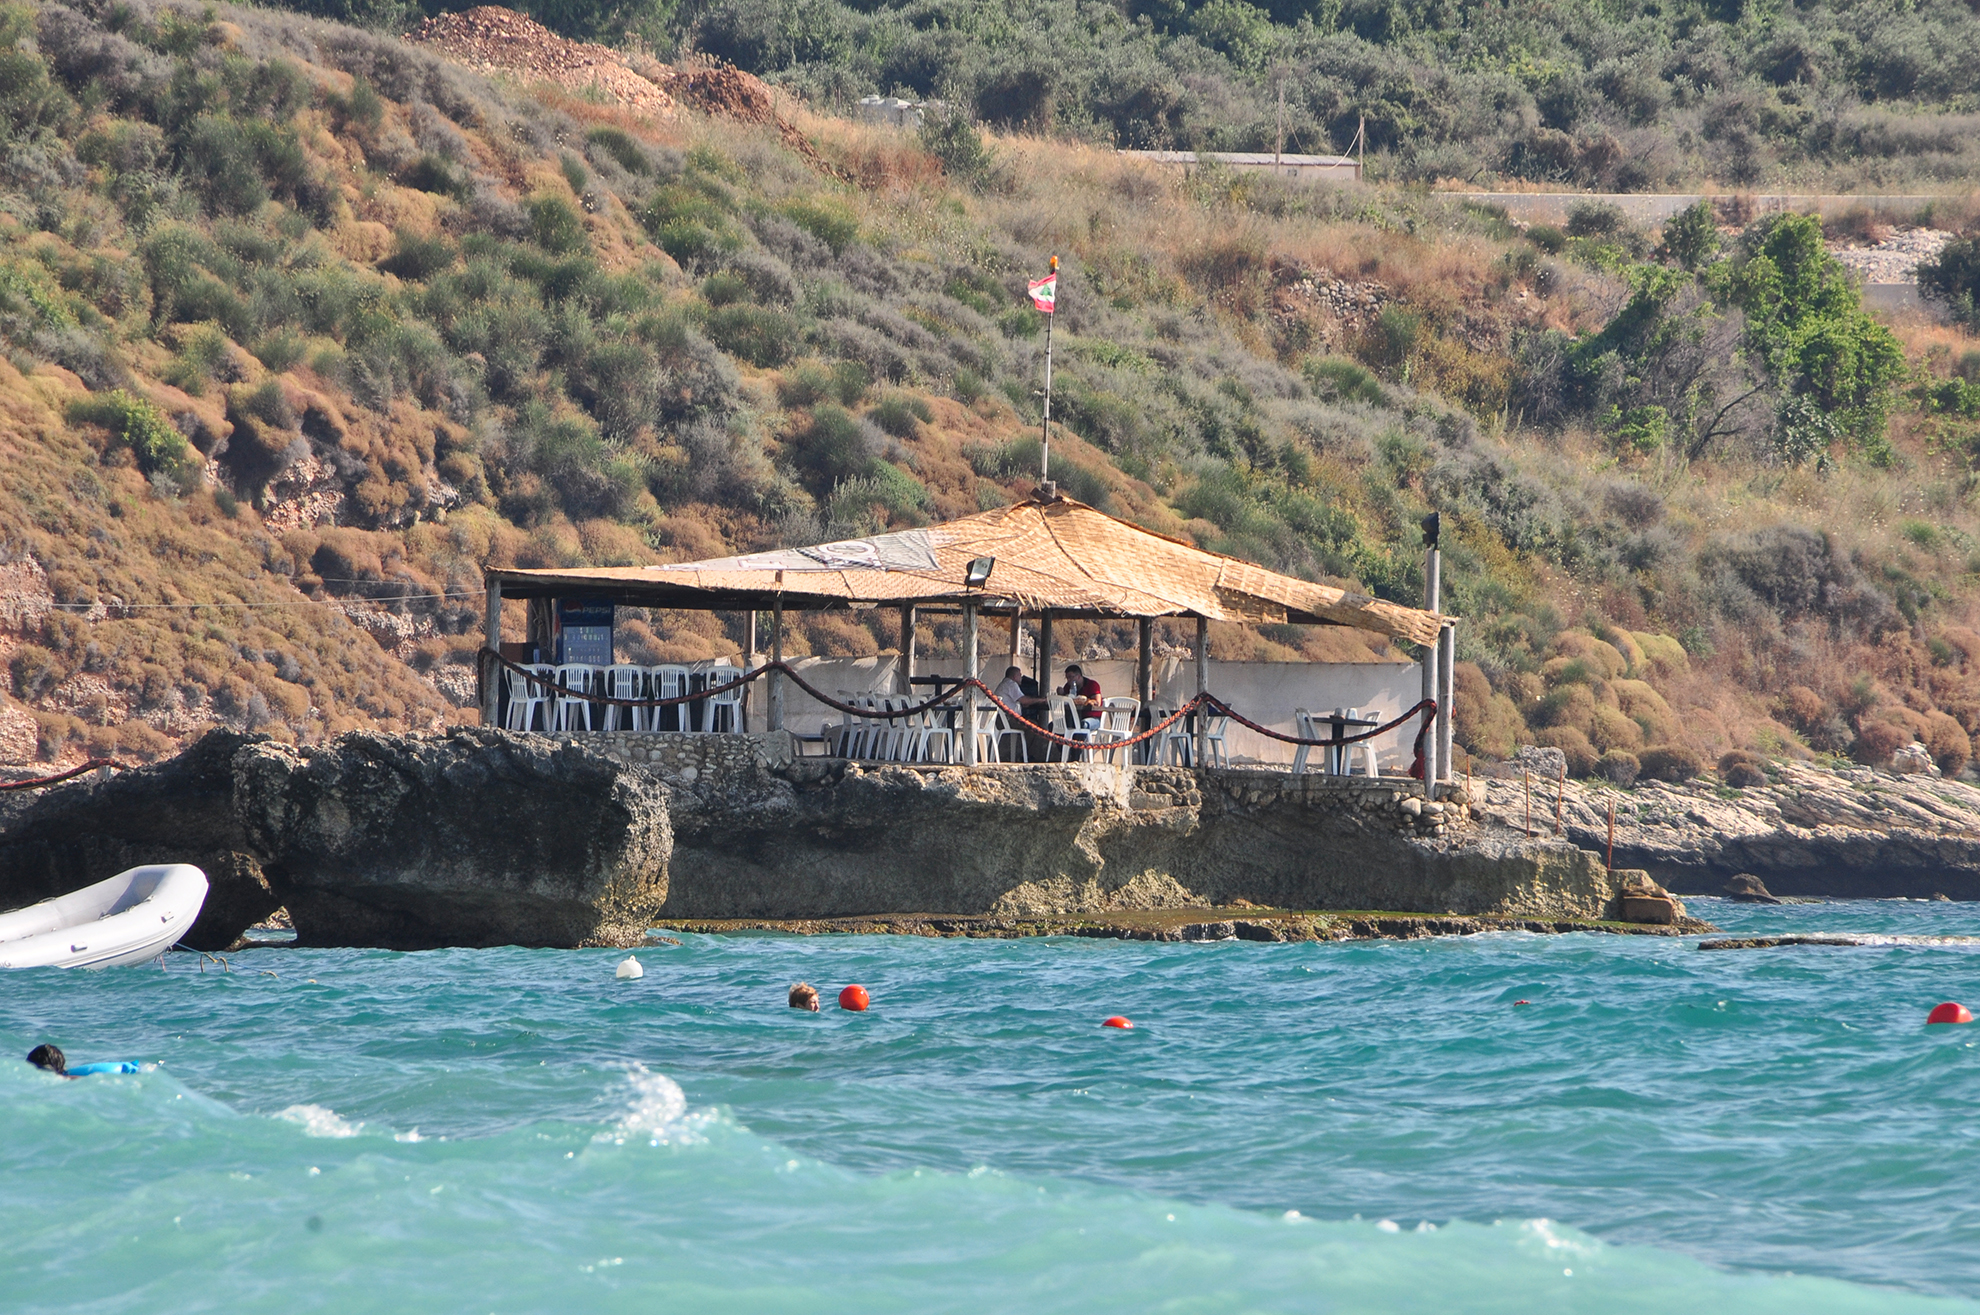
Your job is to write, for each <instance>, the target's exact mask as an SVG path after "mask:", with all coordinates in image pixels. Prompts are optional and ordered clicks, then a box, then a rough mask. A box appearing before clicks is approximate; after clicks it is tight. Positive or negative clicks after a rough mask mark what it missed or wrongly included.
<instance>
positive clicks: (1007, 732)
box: [990, 708, 1031, 763]
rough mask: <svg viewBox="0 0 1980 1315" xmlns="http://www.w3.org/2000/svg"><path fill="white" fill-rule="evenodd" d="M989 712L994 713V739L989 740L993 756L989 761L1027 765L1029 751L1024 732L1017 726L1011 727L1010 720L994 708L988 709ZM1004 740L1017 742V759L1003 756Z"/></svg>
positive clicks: (1029, 759) (1029, 757) (1029, 755)
mask: <svg viewBox="0 0 1980 1315" xmlns="http://www.w3.org/2000/svg"><path fill="white" fill-rule="evenodd" d="M990 711H991V712H993V713H996V732H995V735H994V738H993V739H992V740H991V742H990V747H991V753H992V755H993V756H992V757H991V761H992V762H1004V763H1008V762H1021V763H1028V762H1030V761H1031V749H1030V748H1029V747H1028V746H1027V745H1026V744H1025V739H1024V730H1023V728H1022V727H1018V726H1013V725H1011V719H1010V718H1009V717H1006V716H1005V715H1004V714H1003V713H1002V712H1001V711H1000V710H998V709H996V708H992V709H990ZM1005 740H1016V741H1017V757H1016V758H1010V757H1007V756H1006V755H1005V752H1004V741H1005Z"/></svg>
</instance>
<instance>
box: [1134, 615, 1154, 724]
mask: <svg viewBox="0 0 1980 1315" xmlns="http://www.w3.org/2000/svg"><path fill="white" fill-rule="evenodd" d="M1139 630H1140V634H1139V636H1137V638H1139V640H1140V652H1137V654H1135V697H1137V699H1140V729H1146V725H1148V701H1150V699H1152V697H1154V622H1152V620H1148V618H1146V616H1144V618H1140V626H1139Z"/></svg>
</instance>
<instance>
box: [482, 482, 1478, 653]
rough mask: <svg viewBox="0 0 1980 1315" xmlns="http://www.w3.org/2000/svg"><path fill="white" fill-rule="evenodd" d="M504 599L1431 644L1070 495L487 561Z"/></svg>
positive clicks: (1406, 614)
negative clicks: (724, 547) (1319, 629)
mask: <svg viewBox="0 0 1980 1315" xmlns="http://www.w3.org/2000/svg"><path fill="white" fill-rule="evenodd" d="M978 557H991V558H995V559H996V566H995V567H994V568H993V570H992V571H991V575H990V581H989V583H988V584H987V585H986V586H984V587H983V588H982V589H976V590H972V589H969V588H967V587H965V585H964V583H963V577H964V572H965V571H966V570H967V568H968V565H969V563H970V561H971V560H972V559H974V558H978ZM485 574H486V576H487V578H488V579H490V580H499V581H501V583H502V593H503V595H504V596H505V597H508V598H541V597H547V596H553V595H557V596H578V595H582V596H585V597H590V598H601V599H610V600H612V601H614V602H619V603H625V604H630V605H633V606H639V607H674V608H689V609H698V610H704V611H744V610H751V609H754V610H763V609H767V608H769V607H771V606H772V605H773V604H774V603H775V601H776V600H777V598H778V596H779V595H781V596H782V599H783V603H784V606H785V607H789V608H797V609H802V610H809V609H822V608H833V607H848V606H857V607H866V606H879V605H899V604H903V603H913V604H917V605H929V604H960V603H962V602H964V601H965V600H973V601H975V602H976V603H977V604H978V606H979V607H980V608H981V609H982V610H983V611H985V612H990V613H997V612H1009V611H1010V610H1011V609H1012V608H1014V607H1015V608H1021V609H1022V610H1023V611H1025V612H1027V613H1029V614H1032V615H1039V614H1042V613H1047V612H1049V613H1051V614H1052V615H1053V616H1056V617H1080V618H1095V617H1198V616H1200V617H1206V618H1208V619H1210V620H1212V621H1249V622H1271V621H1291V622H1296V623H1302V624H1307V625H1338V626H1352V627H1354V628H1356V629H1358V630H1370V631H1374V632H1376V633H1378V634H1384V635H1389V636H1391V637H1393V638H1396V639H1406V640H1409V641H1411V642H1413V643H1418V644H1429V643H1432V642H1434V641H1435V639H1436V635H1437V630H1438V627H1439V625H1440V624H1441V620H1440V618H1439V617H1437V616H1436V615H1435V614H1433V613H1430V612H1423V611H1418V610H1417V609H1415V608H1411V607H1403V606H1401V605H1400V604H1396V603H1389V602H1384V601H1382V600H1381V599H1378V598H1370V597H1368V596H1366V595H1364V594H1356V593H1349V592H1348V591H1347V590H1345V589H1337V588H1334V587H1333V586H1331V585H1324V584H1315V583H1313V582H1312V581H1309V580H1298V579H1294V578H1293V577H1292V576H1289V575H1280V574H1279V573H1278V572H1276V571H1268V570H1266V569H1265V568H1264V567H1262V566H1255V565H1253V564H1252V563H1250V562H1245V561H1240V560H1238V559H1237V558H1235V557H1226V556H1224V555H1223V554H1221V553H1213V552H1205V551H1203V550H1202V549H1201V548H1197V547H1195V546H1193V545H1191V544H1188V543H1184V542H1183V541H1182V540H1180V539H1172V538H1170V537H1169V536H1167V535H1165V534H1156V533H1155V532H1153V531H1152V530H1145V529H1142V528H1141V527H1140V526H1138V525H1130V524H1128V523H1127V522H1126V521H1123V520H1118V519H1116V518H1114V517H1112V516H1109V515H1107V514H1106V513H1105V512H1102V511H1097V510H1095V509H1094V508H1092V507H1089V506H1087V505H1085V504H1084V503H1081V502H1075V501H1073V500H1072V499H1070V498H1052V499H1033V500H1031V501H1027V502H1021V503H1018V504H1017V505H1015V506H1010V507H999V508H996V509H995V510H993V511H986V512H980V513H978V514H977V515H974V516H964V517H963V518H961V519H960V520H953V521H948V522H946V523H944V524H941V525H931V526H929V527H928V528H926V529H920V530H901V531H897V532H895V533H892V534H881V535H876V536H874V537H873V538H870V539H852V540H847V541H845V542H841V543H827V544H820V545H818V546H817V547H813V548H785V549H779V550H778V551H775V552H765V553H751V554H749V555H747V556H742V557H718V558H714V559H712V560H709V561H704V562H679V563H676V564H674V565H670V566H606V567H595V568H575V567H574V568H570V569H560V570H516V569H496V568H490V569H488V570H487V571H486V572H485Z"/></svg>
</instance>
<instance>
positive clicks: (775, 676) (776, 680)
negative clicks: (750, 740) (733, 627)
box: [682, 571, 784, 731]
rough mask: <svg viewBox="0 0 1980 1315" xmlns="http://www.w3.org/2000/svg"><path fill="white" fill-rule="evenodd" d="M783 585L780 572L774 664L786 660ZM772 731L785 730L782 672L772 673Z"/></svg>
mask: <svg viewBox="0 0 1980 1315" xmlns="http://www.w3.org/2000/svg"><path fill="white" fill-rule="evenodd" d="M783 583H784V573H783V572H782V571H779V572H777V584H778V585H779V588H778V590H777V603H776V608H775V610H773V611H772V612H771V614H770V660H771V661H772V662H782V661H783V660H784V591H783V589H782V587H781V586H782V585H783ZM682 706H684V707H685V706H688V705H685V704H684V705H682ZM770 729H771V730H773V731H780V730H782V729H784V673H783V672H781V671H773V672H771V673H770Z"/></svg>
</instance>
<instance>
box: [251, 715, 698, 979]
mask: <svg viewBox="0 0 1980 1315" xmlns="http://www.w3.org/2000/svg"><path fill="white" fill-rule="evenodd" d="M234 779H235V798H234V803H235V807H236V809H237V810H238V812H239V815H240V818H241V823H242V826H243V829H244V830H245V832H246V833H247V835H248V836H249V837H250V839H251V841H252V843H253V844H254V846H255V848H256V849H257V851H258V852H259V853H261V854H262V855H264V856H265V858H264V867H265V870H266V871H267V873H268V878H269V882H270V884H271V885H272V886H273V888H274V890H275V892H276V893H277V894H278V895H279V896H280V902H281V903H282V904H284V905H286V906H287V908H288V909H289V912H290V915H291V916H292V917H293V918H294V919H295V924H296V937H297V940H298V942H299V943H301V944H305V945H376V946H384V947H387V948H392V949H426V948H430V947H433V946H441V945H546V946H569V945H611V946H626V945H637V944H639V943H640V941H641V939H642V938H643V937H644V936H645V933H646V928H647V927H648V925H649V924H650V923H651V921H652V919H653V917H654V915H655V914H656V913H658V911H659V909H660V906H661V904H662V903H663V902H664V901H665V899H666V897H667V861H668V854H669V850H670V849H671V846H672V836H671V833H670V830H669V827H668V818H667V792H666V788H665V787H664V786H662V785H661V784H660V783H659V782H657V781H656V780H654V779H652V778H651V777H650V776H649V775H648V774H647V773H645V772H642V771H640V770H638V769H628V768H625V767H622V766H621V765H619V764H617V763H614V762H612V761H611V760H610V759H607V758H605V757H603V756H601V755H599V754H596V753H592V752H590V751H588V750H585V749H581V748H578V747H576V746H575V744H574V743H560V742H559V741H556V740H552V739H548V738H546V737H542V736H523V735H510V734H505V733H503V732H500V731H458V732H455V733H454V734H452V735H446V736H411V735H378V734H373V733H370V732H359V733H357V734H352V735H346V736H344V737H343V738H341V739H339V740H337V741H336V742H335V743H334V744H332V745H330V746H328V747H326V748H322V749H295V748H292V747H289V746H287V745H279V744H266V743H264V744H257V745H252V746H249V747H248V748H246V749H245V750H243V751H242V752H241V753H240V754H239V755H238V757H237V758H236V759H235V762H234Z"/></svg>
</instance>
